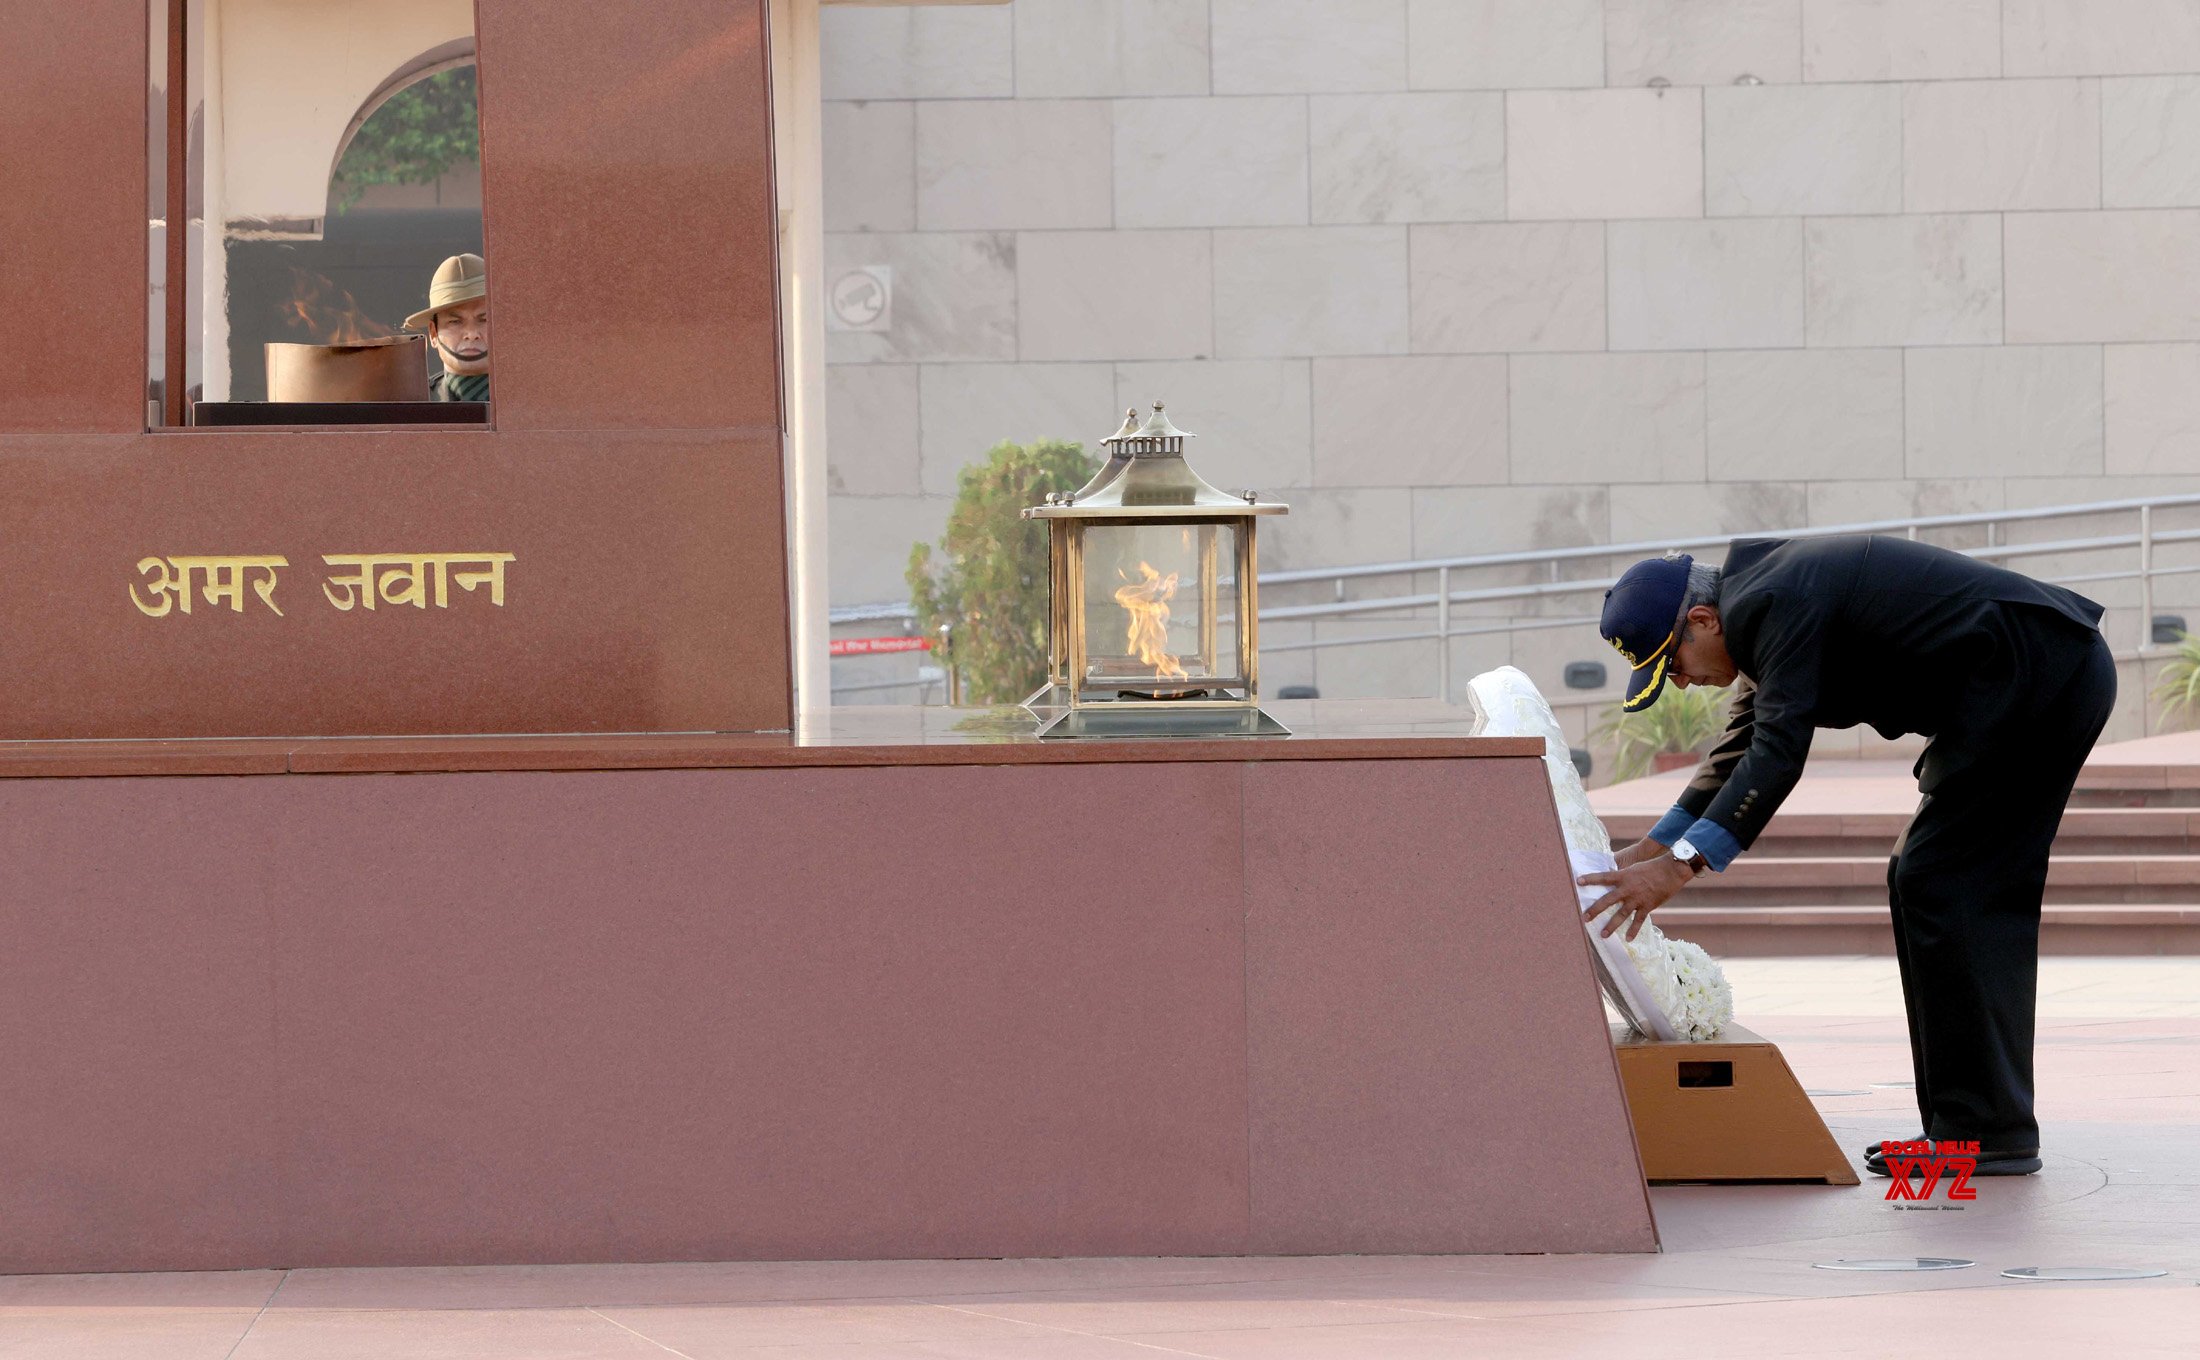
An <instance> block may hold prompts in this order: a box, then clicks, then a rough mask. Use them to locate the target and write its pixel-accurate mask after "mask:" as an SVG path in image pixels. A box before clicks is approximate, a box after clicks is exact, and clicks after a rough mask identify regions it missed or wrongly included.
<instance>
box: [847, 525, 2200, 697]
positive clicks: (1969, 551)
mask: <svg viewBox="0 0 2200 1360" xmlns="http://www.w3.org/2000/svg"><path fill="white" fill-rule="evenodd" d="M2183 507H2200V494H2193V495H2177V496H2149V497H2131V498H2125V499H2119V500H2106V501H2088V502H2081V503H2077V504H2071V505H2051V506H2034V507H2031V508H2027V509H2020V510H1984V511H1970V512H1966V513H1963V514H1954V515H1916V516H1911V517H1909V518H1906V519H1885V520H1867V521H1860V522H1857V523H1851V524H1832V525H1817V526H1811V527H1806V528H1797V529H1771V530H1764V531H1760V532H1756V533H1740V534H1734V533H1706V534H1700V535H1694V536H1687V537H1674V538H1663V539H1644V540H1638V541H1636V542H1631V543H1610V544H1588V545H1583V546H1579V547H1570V548H1541V549H1522V550H1517V551H1508V552H1501V553H1475V554H1467V555H1462V556H1455V557H1430V558H1416V559H1412V560H1405V561H1392V562H1368V563H1360V564H1357V565H1353V566H1343V567H1302V568H1294V569H1292V570H1288V571H1273V572H1263V573H1261V575H1260V586H1261V588H1262V589H1263V590H1264V591H1266V590H1270V589H1274V588H1281V587H1289V586H1295V585H1306V584H1310V583H1316V582H1331V583H1334V585H1335V588H1336V592H1337V598H1336V599H1335V600H1333V601H1324V602H1321V603H1314V604H1264V605H1263V606H1262V608H1261V611H1260V614H1261V619H1262V621H1263V622H1277V623H1283V622H1293V621H1305V620H1319V619H1337V618H1346V617H1351V616H1356V615H1371V614H1392V615H1395V614H1398V613H1401V612H1404V613H1408V614H1411V613H1417V612H1419V611H1424V610H1428V609H1431V608H1433V609H1434V610H1435V614H1436V617H1435V619H1434V621H1433V622H1434V627H1432V628H1426V629H1419V630H1410V625H1409V631H1398V632H1392V631H1385V632H1383V633H1381V634H1378V635H1367V636H1357V637H1348V638H1317V639H1309V640H1307V641H1303V642H1277V641H1270V642H1267V643H1265V644H1264V645H1263V647H1262V650H1263V651H1267V652H1298V651H1321V650H1327V649H1329V648H1334V647H1364V646H1370V645H1373V644H1376V643H1395V642H1418V641H1434V642H1436V643H1437V644H1438V645H1437V677H1436V678H1437V686H1436V692H1437V693H1438V694H1439V695H1441V696H1443V697H1444V698H1446V699H1449V698H1450V697H1451V688H1452V687H1451V646H1450V640H1451V639H1452V638H1456V637H1472V636H1478V635H1487V634H1492V633H1513V632H1530V631H1538V630H1543V629H1551V628H1569V627H1578V626H1581V625H1583V624H1589V623H1594V622H1595V621H1596V616H1595V615H1593V614H1591V615H1568V616H1566V617H1563V618H1532V619H1520V620H1513V619H1499V620H1490V619H1486V618H1485V619H1484V620H1483V621H1482V622H1479V623H1476V624H1472V625H1469V626H1465V627H1455V626H1453V607H1454V606H1456V605H1476V604H1491V603H1496V602H1499V601H1504V600H1521V601H1539V600H1544V599H1549V598H1553V597H1564V596H1574V595H1584V594H1589V593H1592V592H1601V591H1603V590H1606V589H1608V588H1609V587H1610V586H1611V585H1612V583H1613V579H1614V578H1613V577H1612V576H1611V575H1609V574H1607V573H1606V572H1601V571H1600V572H1597V573H1595V574H1593V575H1590V576H1587V577H1576V578H1570V579H1557V578H1558V577H1559V573H1560V570H1561V568H1562V565H1563V564H1565V563H1569V562H1584V561H1591V560H1605V559H1611V558H1639V557H1647V556H1653V555H1656V554H1658V553H1662V552H1668V551H1673V550H1676V549H1683V548H1692V547H1702V546H1706V545H1713V544H1718V545H1723V544H1726V543H1728V542H1730V541H1732V540H1735V539H1742V538H1828V537H1833V536H1835V535H1840V534H1871V533H1902V534H1904V535H1905V536H1907V537H1909V538H1911V539H1916V538H1917V537H1918V535H1919V533H1920V532H1921V531H1927V530H1938V529H1955V528H1966V527H1975V526H1981V525H1983V526H1985V527H1986V529H1987V542H1986V544H1985V545H1984V546H1981V547H1975V548H1960V549H1955V551H1958V552H1962V553H1964V554H1966V555H1967V556H1970V557H1975V558H1979V559H1981V560H1984V561H2011V560H2014V559H2019V558H2026V557H2046V556H2055V555H2061V554H2084V553H2095V552H2108V551H2114V550H2118V549H2129V548H2136V549H2137V550H2138V559H2139V560H2138V564H2137V566H2136V567H2135V568H2134V569H2131V570H2117V571H2097V572H2086V573H2080V574H2075V575H2066V576H2061V577H2056V578H2052V580H2053V582H2054V583H2055V584H2062V585H2080V584H2088V583H2093V582H2101V581H2128V580H2137V581H2138V582H2139V583H2140V607H2139V632H2140V635H2139V644H2138V646H2137V647H2136V648H2134V649H2132V650H2130V651H2124V650H2122V649H2119V655H2120V656H2124V657H2129V656H2133V655H2139V656H2144V655H2145V654H2147V653H2148V651H2149V649H2150V648H2152V646H2153V645H2154V643H2153V617H2154V582H2155V580H2156V578H2158V577H2163V576H2182V575H2188V574H2191V573H2194V572H2200V564H2182V565H2161V564H2159V563H2158V562H2157V560H2156V549H2157V548H2160V547H2162V546H2165V545H2175V544H2181V543H2200V529H2175V530H2161V529H2157V528H2155V525H2154V517H2155V512H2156V511H2158V510H2170V509H2178V508H2183ZM2130 512H2136V513H2137V516H2138V521H2139V522H2138V527H2137V530H2136V531H2135V532H2131V533H2111V534H2096V535H2088V536H2085V537H2071V538H2061V539H2049V540H2042V541H2039V542H2034V543H2007V542H1997V541H1996V540H1997V539H1999V538H2001V537H2003V535H2002V533H2001V530H2002V529H2003V528H2004V527H2005V526H2008V525H2012V524H2023V523H2035V522H2038V521H2042V520H2053V519H2073V518H2078V517H2081V516H2087V515H2104V514H2123V513H2130ZM1527 564H1541V565H1545V566H1547V567H1548V568H1549V571H1550V574H1551V576H1552V577H1553V578H1554V579H1552V580H1548V581H1541V582H1535V583H1530V584H1518V585H1501V586H1478V587H1472V588H1468V589H1458V590H1455V589H1453V588H1452V580H1453V576H1454V573H1458V572H1465V571H1474V570H1478V569H1488V568H1497V567H1512V566H1521V565H1527ZM1429 573H1433V574H1434V575H1435V576H1436V578H1437V579H1436V582H1435V586H1436V588H1435V589H1434V590H1433V591H1430V590H1409V591H1407V592H1405V593H1401V594H1397V595H1385V596H1378V597H1370V598H1364V599H1347V598H1345V589H1346V583H1347V582H1350V581H1364V580H1369V579H1372V578H1376V577H1382V576H1409V577H1410V576H1420V575H1425V574H1429ZM913 618H914V612H913V611H912V610H911V609H910V607H909V606H907V605H892V604H876V605H855V606H843V607H841V608H838V609H835V610H833V611H832V619H833V622H835V623H844V622H863V621H872V620H880V621H884V620H888V619H900V620H909V619H913ZM1401 622H1402V621H1401ZM905 683H906V684H909V685H914V684H916V683H918V682H915V681H910V682H905ZM888 687H890V686H887V685H865V686H862V688H864V689H878V688H888ZM842 688H843V690H844V691H845V690H852V689H854V688H856V687H853V686H850V687H842Z"/></svg>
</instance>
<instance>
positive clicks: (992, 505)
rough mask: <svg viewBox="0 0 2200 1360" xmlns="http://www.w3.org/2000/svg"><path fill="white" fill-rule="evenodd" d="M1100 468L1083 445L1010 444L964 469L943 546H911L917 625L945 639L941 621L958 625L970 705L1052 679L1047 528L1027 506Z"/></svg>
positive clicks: (1009, 698)
mask: <svg viewBox="0 0 2200 1360" xmlns="http://www.w3.org/2000/svg"><path fill="white" fill-rule="evenodd" d="M1092 471H1093V466H1092V461H1091V460H1090V459H1088V458H1086V457H1085V451H1084V448H1083V447H1082V446H1081V445H1077V444H1066V443H1062V442H1060V441H1058V440H1041V441H1039V442H1038V443H1036V444H1033V445H1031V446H1030V447H1029V448H1026V447H1024V446H1023V445H1020V444H1012V443H1009V442H1007V441H1005V440H1004V441H1002V442H1001V443H999V444H995V445H994V446H993V448H992V450H991V451H990V452H989V453H987V454H986V459H985V461H984V462H982V463H976V464H973V465H971V466H970V467H966V468H964V469H963V470H962V475H961V477H960V478H959V479H958V482H957V485H956V490H955V508H954V510H953V511H952V512H950V513H949V515H948V517H947V533H946V535H945V537H943V538H942V539H941V540H940V543H939V546H938V548H936V549H935V548H934V547H933V545H931V544H929V543H919V544H917V545H916V546H915V547H914V548H912V549H910V551H909V600H910V603H911V605H913V606H914V607H915V609H916V613H917V626H918V627H920V628H921V629H923V630H924V633H925V635H926V636H928V637H934V638H936V637H938V636H939V627H940V625H941V624H943V623H951V624H953V625H954V629H953V632H952V636H953V638H954V649H955V654H954V657H953V663H954V665H955V666H956V667H957V668H958V669H959V670H960V671H961V674H962V682H963V697H964V700H965V702H968V703H974V704H1005V703H1015V702H1017V701H1019V700H1021V699H1023V698H1025V697H1026V696H1027V695H1029V694H1030V693H1031V692H1032V691H1033V690H1035V689H1037V688H1039V686H1040V685H1042V684H1044V683H1046V676H1047V634H1048V627H1049V625H1048V618H1049V615H1048V610H1049V604H1048V600H1049V594H1050V589H1049V583H1050V579H1051V572H1050V570H1049V567H1048V560H1047V527H1046V525H1045V523H1043V522H1042V521H1039V520H1029V519H1024V518H1023V517H1022V515H1021V514H1020V513H1019V512H1021V511H1022V510H1023V509H1025V508H1026V507H1027V506H1033V505H1037V504H1039V503H1040V502H1041V501H1043V500H1045V499H1046V497H1047V494H1048V493H1049V492H1054V491H1061V492H1069V491H1075V490H1076V489H1077V488H1078V487H1081V486H1083V485H1084V484H1085V482H1086V480H1087V479H1089V478H1090V477H1091V476H1092Z"/></svg>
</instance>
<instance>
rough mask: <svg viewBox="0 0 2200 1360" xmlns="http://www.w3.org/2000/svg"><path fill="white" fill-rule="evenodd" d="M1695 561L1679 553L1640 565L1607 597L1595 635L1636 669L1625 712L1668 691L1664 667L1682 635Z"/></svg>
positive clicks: (1629, 684)
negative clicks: (1683, 607)
mask: <svg viewBox="0 0 2200 1360" xmlns="http://www.w3.org/2000/svg"><path fill="white" fill-rule="evenodd" d="M1695 561H1696V559H1695V558H1693V557H1690V556H1689V555H1688V554H1687V553H1675V554H1673V555H1672V556H1671V557H1653V558H1650V559H1648V560H1646V561H1642V562H1637V563H1636V564H1635V565H1633V566H1631V567H1629V568H1628V569H1627V570H1625V571H1623V572H1621V573H1620V577H1619V579H1618V580H1617V581H1614V582H1613V583H1612V588H1611V589H1610V590H1607V591H1605V592H1604V617H1603V618H1602V619H1600V620H1599V621H1598V623H1597V631H1598V632H1599V633H1602V634H1603V635H1604V640H1605V641H1606V642H1609V643H1611V644H1612V645H1613V646H1614V647H1617V648H1618V649H1619V654H1620V655H1621V656H1624V657H1626V658H1627V664H1628V666H1630V667H1631V668H1633V670H1634V674H1633V675H1630V676H1628V677H1627V697H1626V699H1624V700H1622V701H1621V703H1620V710H1621V711H1622V712H1626V713H1639V712H1641V711H1642V710H1643V709H1646V708H1648V707H1650V705H1651V704H1653V703H1655V702H1656V701H1657V697H1658V692H1659V691H1660V690H1663V689H1664V688H1665V671H1666V667H1668V666H1669V665H1671V664H1672V661H1673V646H1674V643H1675V640H1676V639H1678V638H1679V636H1680V616H1681V601H1682V600H1685V599H1687V598H1688V569H1689V567H1691V566H1693V565H1694V564H1695Z"/></svg>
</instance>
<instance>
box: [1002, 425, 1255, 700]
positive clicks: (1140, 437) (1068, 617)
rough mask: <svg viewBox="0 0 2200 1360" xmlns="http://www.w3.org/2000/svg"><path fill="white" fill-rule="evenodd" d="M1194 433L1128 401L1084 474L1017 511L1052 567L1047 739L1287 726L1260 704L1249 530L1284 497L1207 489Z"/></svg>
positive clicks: (1042, 694)
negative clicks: (1191, 446) (1043, 539)
mask: <svg viewBox="0 0 2200 1360" xmlns="http://www.w3.org/2000/svg"><path fill="white" fill-rule="evenodd" d="M1191 437H1192V436H1191V435H1189V434H1187V433H1185V432H1184V431H1183V430H1180V429H1178V428H1176V426H1175V425H1173V424H1171V423H1170V422H1169V417H1168V414H1167V413H1166V412H1165V411H1164V410H1163V409H1162V405H1161V403H1160V402H1155V403H1154V407H1153V414H1152V415H1151V416H1149V417H1147V419H1146V421H1145V423H1144V424H1140V423H1139V419H1138V412H1137V411H1136V410H1135V409H1134V410H1132V411H1130V412H1128V413H1127V414H1126V415H1125V417H1124V420H1123V428H1122V429H1120V430H1118V431H1116V432H1115V433H1114V434H1112V435H1110V436H1109V437H1108V438H1106V439H1104V440H1102V441H1101V445H1102V447H1103V448H1105V449H1106V450H1107V454H1108V460H1107V463H1106V464H1105V465H1104V466H1102V467H1101V469H1100V471H1099V472H1098V473H1096V474H1095V475H1094V476H1093V479H1092V480H1091V481H1089V482H1087V483H1085V485H1084V486H1083V487H1081V488H1079V489H1078V490H1076V491H1074V492H1071V493H1070V494H1068V495H1059V494H1050V495H1049V496H1048V497H1047V500H1046V503H1045V504H1044V505H1035V506H1032V507H1030V508H1029V509H1026V510H1025V511H1024V512H1023V513H1024V518H1026V519H1038V520H1045V521H1046V523H1047V529H1048V533H1049V540H1050V554H1049V555H1050V557H1051V559H1052V565H1053V601H1054V603H1053V609H1052V625H1053V635H1052V641H1051V644H1050V645H1049V647H1048V649H1047V650H1048V664H1047V684H1046V686H1045V687H1044V688H1042V689H1041V690H1039V691H1038V693H1036V694H1034V695H1032V696H1031V698H1030V699H1028V700H1026V701H1025V707H1027V708H1029V709H1030V710H1031V711H1032V712H1033V713H1034V714H1036V715H1037V716H1038V717H1040V718H1041V719H1042V720H1043V725H1042V726H1041V728H1040V730H1039V735H1040V736H1041V737H1043V738H1060V737H1153V736H1203V737H1216V736H1247V737H1259V736H1285V735H1288V729H1286V728H1285V727H1284V726H1283V724H1281V723H1279V722H1277V721H1276V720H1275V719H1274V718H1271V717H1269V716H1268V715H1267V714H1266V713H1263V712H1261V710H1260V695H1259V691H1260V630H1259V617H1258V615H1257V614H1256V612H1255V608H1256V601H1255V599H1254V589H1255V579H1254V578H1255V573H1256V569H1257V562H1258V558H1257V557H1256V555H1255V552H1254V540H1253V531H1254V526H1255V525H1256V524H1257V523H1258V522H1259V518H1260V517H1261V516H1262V515H1281V514H1284V513H1286V512H1288V510H1289V509H1290V507H1289V506H1286V505H1284V504H1283V503H1282V502H1281V501H1270V500H1262V499H1261V498H1260V497H1259V496H1258V495H1256V494H1255V493H1253V492H1251V491H1245V492H1239V493H1237V494H1234V495H1233V494H1231V493H1229V492H1226V491H1220V490H1217V489H1216V488H1215V487H1212V486H1210V485H1208V484H1207V483H1206V482H1205V481H1203V480H1201V478H1200V476H1199V474H1198V473H1196V472H1194V471H1192V469H1191V467H1190V465H1189V464H1187V463H1186V462H1185V461H1184V441H1185V440H1186V439H1189V438H1191Z"/></svg>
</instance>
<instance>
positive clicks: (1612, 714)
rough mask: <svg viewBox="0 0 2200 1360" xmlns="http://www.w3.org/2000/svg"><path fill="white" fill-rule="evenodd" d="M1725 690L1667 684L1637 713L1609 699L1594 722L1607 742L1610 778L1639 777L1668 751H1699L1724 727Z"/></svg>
mask: <svg viewBox="0 0 2200 1360" xmlns="http://www.w3.org/2000/svg"><path fill="white" fill-rule="evenodd" d="M1727 698H1728V694H1727V691H1725V690H1723V689H1709V688H1706V687H1705V686H1702V685H1690V686H1689V687H1688V688H1687V689H1682V688H1680V687H1679V686H1677V685H1673V684H1667V685H1666V687H1665V692H1664V693H1663V694H1660V695H1659V696H1658V699H1657V702H1656V703H1654V704H1652V705H1650V707H1648V708H1646V709H1644V710H1642V711H1641V712H1640V713H1627V712H1623V711H1622V710H1621V709H1620V707H1619V705H1617V704H1614V705H1613V706H1612V707H1611V709H1610V711H1609V712H1608V713H1606V715H1605V718H1604V722H1603V723H1602V724H1601V725H1600V726H1599V727H1598V728H1597V730H1596V733H1595V735H1596V737H1597V738H1598V739H1599V740H1609V741H1610V742H1611V743H1612V778H1613V779H1615V780H1620V781H1625V780H1629V779H1640V778H1641V777H1642V776H1644V775H1646V774H1649V773H1650V772H1651V771H1652V769H1654V768H1655V767H1656V764H1657V758H1658V757H1659V756H1661V755H1665V754H1667V753H1673V754H1679V753H1681V752H1684V751H1690V752H1693V751H1701V750H1703V749H1704V748H1705V747H1706V746H1709V745H1710V744H1711V743H1712V742H1713V741H1714V740H1715V739H1717V737H1718V735H1719V734H1720V733H1721V732H1724V731H1725V730H1726V705H1727Z"/></svg>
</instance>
